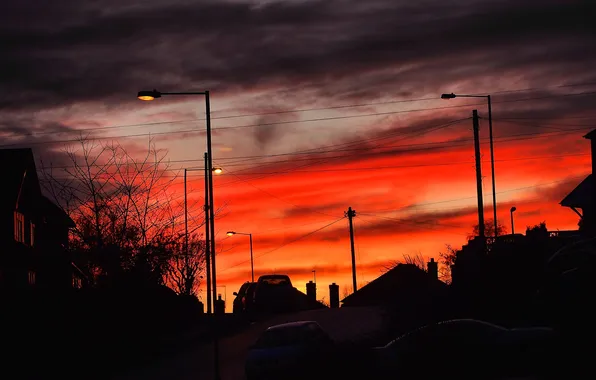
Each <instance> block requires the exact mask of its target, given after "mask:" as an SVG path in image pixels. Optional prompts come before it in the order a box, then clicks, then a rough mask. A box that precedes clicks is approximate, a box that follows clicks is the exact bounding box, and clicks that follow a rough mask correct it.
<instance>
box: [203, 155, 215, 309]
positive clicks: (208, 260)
mask: <svg viewBox="0 0 596 380" xmlns="http://www.w3.org/2000/svg"><path fill="white" fill-rule="evenodd" d="M208 181H209V156H208V155H207V153H206V152H205V274H206V275H207V314H211V268H210V265H211V258H210V256H211V250H210V247H211V245H210V244H209V233H210V229H209V226H210V224H209V201H208V199H209V182H208ZM214 301H215V300H214Z"/></svg>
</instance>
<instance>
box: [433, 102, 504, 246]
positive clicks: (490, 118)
mask: <svg viewBox="0 0 596 380" xmlns="http://www.w3.org/2000/svg"><path fill="white" fill-rule="evenodd" d="M454 98H485V99H486V100H487V101H488V135H489V141H490V167H491V171H492V182H493V184H492V185H493V225H494V226H495V238H496V237H497V235H498V234H499V229H498V228H497V226H498V224H497V193H496V187H497V185H496V183H495V154H494V150H493V112H492V106H491V100H490V95H460V94H457V95H456V94H454V93H451V94H442V95H441V99H454Z"/></svg>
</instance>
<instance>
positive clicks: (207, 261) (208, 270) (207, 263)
mask: <svg viewBox="0 0 596 380" xmlns="http://www.w3.org/2000/svg"><path fill="white" fill-rule="evenodd" d="M208 165H209V164H208V162H207V153H205V205H204V209H205V266H206V269H205V271H206V274H207V314H211V268H210V265H211V260H210V256H211V254H210V252H209V216H208V215H207V210H208V208H209V206H208V204H207V198H208V197H209V193H208V190H207V189H208V187H209V183H208V178H209V176H208V175H207V166H208ZM196 170H203V169H200V168H184V236H185V243H184V245H185V247H184V251H185V253H186V256H187V257H188V246H189V244H188V192H187V190H186V187H187V186H186V184H187V177H188V175H187V174H188V172H190V171H196ZM212 171H213V172H214V173H215V174H220V173H222V171H223V170H222V169H221V168H213V169H212ZM213 301H215V299H214V300H213Z"/></svg>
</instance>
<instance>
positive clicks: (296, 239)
mask: <svg viewBox="0 0 596 380" xmlns="http://www.w3.org/2000/svg"><path fill="white" fill-rule="evenodd" d="M343 219H345V217H341V218H339V219H337V220H335V221H333V222H331V223H329V224H326V225H324V226H323V227H320V228H317V229H316V230H314V231H311V232H309V233H306V234H304V235H301V236H299V237H297V238H295V239H293V240H290V241H288V242H286V243H284V244H282V245H280V246H278V247H276V248H273V249H271V250H269V251H267V252H264V253H261V254H259V255H255V256H254V258H259V257H263V256H265V255H268V254H270V253H273V252H276V251H278V250H280V249H282V248H284V247H286V246H288V245H290V244H292V243H295V242H297V241H299V240H302V239H304V238H307V237H309V236H311V235H314V234H316V233H317V232H319V231H322V230H324V229H325V228H328V227H331V226H332V225H334V224H335V223H337V222H339V221H340V220H343ZM248 262H250V260H245V261H242V262H239V263H236V264H234V265H231V266H228V267H226V268H224V269H222V270H221V272H223V271H226V270H229V269H232V268H235V267H237V266H240V265H242V264H246V263H248Z"/></svg>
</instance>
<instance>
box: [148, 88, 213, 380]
mask: <svg viewBox="0 0 596 380" xmlns="http://www.w3.org/2000/svg"><path fill="white" fill-rule="evenodd" d="M168 95H171V96H194V95H201V96H204V97H205V124H206V132H207V156H208V160H207V163H208V167H207V170H208V173H209V175H208V177H209V178H208V185H209V186H207V188H208V191H209V197H208V198H209V201H208V205H209V206H208V207H209V221H210V225H211V226H210V229H211V236H210V238H211V247H210V248H211V260H212V261H211V264H212V273H211V274H212V278H213V286H212V291H213V299H214V300H215V299H217V289H216V287H217V280H216V276H215V215H214V208H213V171H212V170H211V169H212V168H213V152H212V149H211V103H210V99H209V91H193V92H160V91H157V90H155V89H154V90H149V91H147V90H145V91H139V92H138V94H137V98H139V99H140V100H144V101H151V100H155V99H157V98H161V97H162V96H168ZM205 202H206V203H207V199H206V200H205ZM213 349H214V365H215V368H214V371H215V379H216V380H219V379H220V373H219V342H218V338H217V334H215V339H214V343H213Z"/></svg>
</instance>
